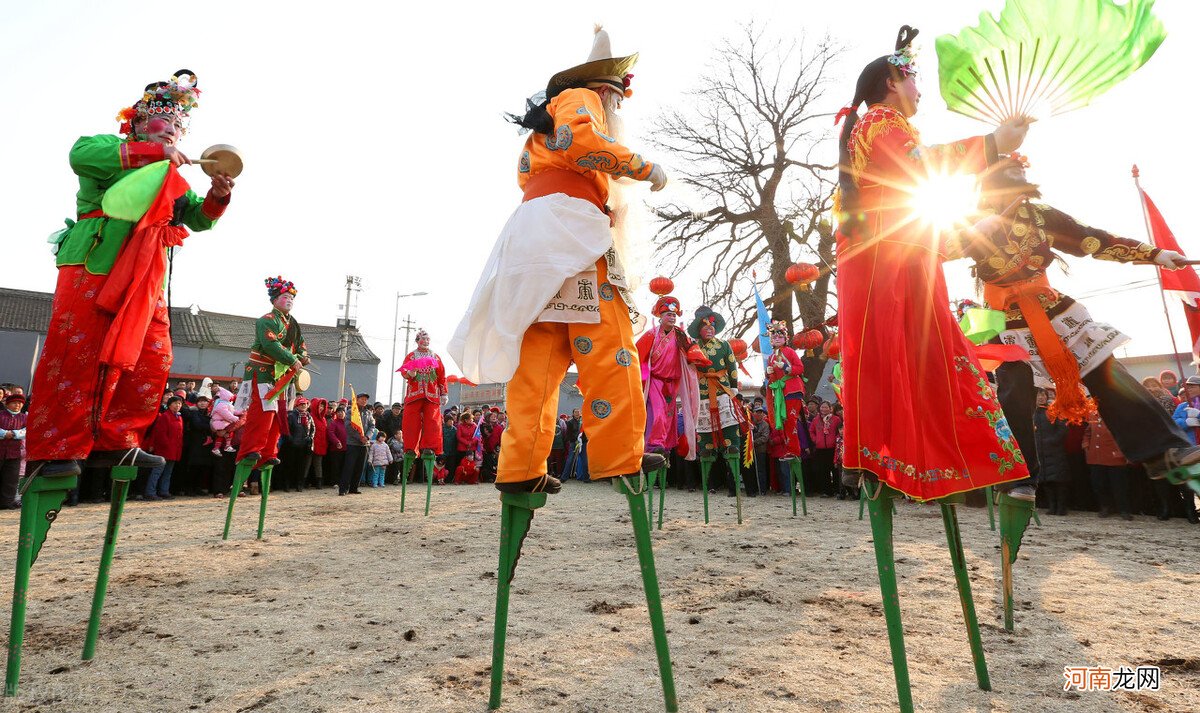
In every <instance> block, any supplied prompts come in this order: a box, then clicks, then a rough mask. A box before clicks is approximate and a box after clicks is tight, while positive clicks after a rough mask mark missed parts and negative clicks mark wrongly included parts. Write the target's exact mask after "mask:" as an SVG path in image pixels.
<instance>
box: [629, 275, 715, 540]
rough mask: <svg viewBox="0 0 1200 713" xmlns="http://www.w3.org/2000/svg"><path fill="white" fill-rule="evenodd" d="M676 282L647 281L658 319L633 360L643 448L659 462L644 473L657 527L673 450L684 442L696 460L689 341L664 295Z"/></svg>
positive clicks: (686, 454) (695, 392) (678, 312)
mask: <svg viewBox="0 0 1200 713" xmlns="http://www.w3.org/2000/svg"><path fill="white" fill-rule="evenodd" d="M674 288H675V285H674V284H673V283H672V282H671V280H670V279H669V278H666V277H656V278H654V279H653V280H651V281H650V291H651V292H654V293H655V294H657V295H659V298H658V301H657V302H655V303H654V308H653V309H652V310H650V313H651V314H652V315H653V316H655V317H658V324H657V325H656V326H655V327H653V328H652V329H650V330H649V331H647V332H646V333H645V334H643V335H642V336H641V337H640V338H639V339H638V340H637V353H638V361H639V362H640V363H641V365H642V390H643V391H644V392H645V394H646V451H647V452H650V453H658V454H659V455H661V456H662V457H663V458H664V459H665V460H664V465H663V467H662V468H659V469H658V470H653V471H650V472H649V473H647V474H646V476H647V478H648V479H649V485H648V486H647V488H646V494H647V495H648V496H649V508H650V517H651V519H653V517H654V486H655V485H656V484H657V485H658V486H659V488H660V490H659V500H658V529H660V530H661V529H662V512H663V505H664V503H663V501H664V500H665V499H666V496H667V465H666V464H667V463H669V462H670V453H671V451H672V450H673V449H675V448H679V447H680V445H681V444H682V445H683V449H684V450H683V452H682V453H681V454H680V455H682V456H683V458H684V459H685V460H689V461H694V460H696V417H697V412H698V411H699V404H700V401H699V384H698V382H697V379H696V371H695V370H694V369H692V368H691V367H690V366H689V365H688V361H687V353H688V349H689V348H691V345H692V340H691V339H688V336H687V334H686V333H684V331H683V330H682V329H681V328H680V327H679V326H678V325H677V322H678V321H679V318H680V317H681V316H683V310H682V309H681V308H680V306H679V300H678V299H677V298H676V297H675V296H673V295H671V294H669V293H670V292H671V290H673V289H674ZM677 400H678V402H679V404H680V405H682V409H680V412H681V415H682V416H683V435H682V438H681V437H680V435H679V434H678V430H677V429H678V422H679V419H678V415H677V413H676V401H677Z"/></svg>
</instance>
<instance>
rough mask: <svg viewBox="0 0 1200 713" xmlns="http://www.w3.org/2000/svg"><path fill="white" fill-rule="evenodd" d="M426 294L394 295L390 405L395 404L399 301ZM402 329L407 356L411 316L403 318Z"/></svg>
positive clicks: (389, 380)
mask: <svg viewBox="0 0 1200 713" xmlns="http://www.w3.org/2000/svg"><path fill="white" fill-rule="evenodd" d="M427 294H429V293H428V292H412V293H409V294H407V295H402V294H400V293H399V292H397V293H396V308H395V311H393V312H392V369H391V371H390V372H389V373H388V401H389V402H391V403H395V400H394V399H393V398H392V389H393V387H395V382H396V333H397V332H399V331H400V300H401V299H403V298H405V297H421V296H422V295H427ZM404 329H405V330H406V333H405V336H404V353H405V354H408V334H407V330H411V329H412V319H411V315H406V316H405V318H404Z"/></svg>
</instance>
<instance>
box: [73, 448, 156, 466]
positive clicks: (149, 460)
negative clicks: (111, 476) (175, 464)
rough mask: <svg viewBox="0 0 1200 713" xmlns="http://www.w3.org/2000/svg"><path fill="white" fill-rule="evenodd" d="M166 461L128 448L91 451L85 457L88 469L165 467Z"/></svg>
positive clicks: (136, 449) (139, 449) (140, 450)
mask: <svg viewBox="0 0 1200 713" xmlns="http://www.w3.org/2000/svg"><path fill="white" fill-rule="evenodd" d="M166 464H167V459H166V458H163V457H162V456H156V455H154V454H153V453H147V452H146V451H144V450H142V449H141V448H130V449H128V450H124V451H92V453H91V454H90V455H88V457H87V464H86V465H87V467H89V468H117V467H133V468H155V467H157V466H160V465H166Z"/></svg>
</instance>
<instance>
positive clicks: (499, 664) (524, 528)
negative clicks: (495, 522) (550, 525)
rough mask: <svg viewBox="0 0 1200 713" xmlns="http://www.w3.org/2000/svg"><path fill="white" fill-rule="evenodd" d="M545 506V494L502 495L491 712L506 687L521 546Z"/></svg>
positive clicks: (493, 640) (489, 701) (489, 704)
mask: <svg viewBox="0 0 1200 713" xmlns="http://www.w3.org/2000/svg"><path fill="white" fill-rule="evenodd" d="M545 504H546V494H545V493H502V494H501V495H500V566H499V568H498V569H497V570H496V624H495V628H494V631H493V634H492V690H491V696H490V697H489V698H488V709H489V710H496V709H497V708H499V707H500V690H501V687H502V686H503V685H504V643H505V639H506V638H507V636H508V595H509V591H510V588H511V587H512V579H513V574H514V573H515V572H516V568H517V560H518V559H519V558H520V557H521V545H522V544H523V543H524V542H525V536H526V535H528V534H529V524H530V522H531V521H532V520H533V512H534V511H535V510H537V509H538V508H540V507H542V506H543V505H545Z"/></svg>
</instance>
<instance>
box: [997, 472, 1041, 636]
mask: <svg viewBox="0 0 1200 713" xmlns="http://www.w3.org/2000/svg"><path fill="white" fill-rule="evenodd" d="M999 508H1000V572H1001V582H1002V586H1003V593H1004V629H1005V631H1012V630H1013V579H1012V566H1013V562H1016V561H1017V551H1018V550H1020V549H1021V540H1022V538H1024V536H1025V529H1026V528H1028V527H1029V518H1030V516H1031V515H1034V514H1036V511H1035V510H1034V507H1033V503H1031V502H1029V501H1028V500H1017V499H1016V498H1012V497H1009V496H1008V495H1007V494H1005V493H1000V497H999Z"/></svg>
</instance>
